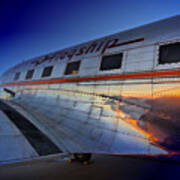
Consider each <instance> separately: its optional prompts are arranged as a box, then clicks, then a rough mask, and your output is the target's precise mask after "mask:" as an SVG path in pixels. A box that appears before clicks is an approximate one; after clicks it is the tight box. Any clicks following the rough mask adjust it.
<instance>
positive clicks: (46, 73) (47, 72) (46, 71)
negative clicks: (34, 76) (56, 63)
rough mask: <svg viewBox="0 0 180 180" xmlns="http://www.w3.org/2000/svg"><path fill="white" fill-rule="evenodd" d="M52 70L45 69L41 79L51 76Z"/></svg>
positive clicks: (51, 67)
mask: <svg viewBox="0 0 180 180" xmlns="http://www.w3.org/2000/svg"><path fill="white" fill-rule="evenodd" d="M52 70H53V66H48V67H45V68H44V70H43V73H42V76H41V77H48V76H51V73H52Z"/></svg>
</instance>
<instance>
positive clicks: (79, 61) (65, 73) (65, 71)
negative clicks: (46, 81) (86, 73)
mask: <svg viewBox="0 0 180 180" xmlns="http://www.w3.org/2000/svg"><path fill="white" fill-rule="evenodd" d="M73 63H79V65H78V70H72V72H73V71H77V73H68V74H67V68H68V66H69V65H70V64H73ZM80 66H81V60H78V61H72V62H68V63H67V64H66V67H65V70H64V73H63V75H64V76H70V75H77V74H79V71H80Z"/></svg>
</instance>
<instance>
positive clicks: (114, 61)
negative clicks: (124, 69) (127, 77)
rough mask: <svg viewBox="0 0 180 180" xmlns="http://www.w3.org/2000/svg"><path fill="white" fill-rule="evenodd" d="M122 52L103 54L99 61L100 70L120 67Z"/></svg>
mask: <svg viewBox="0 0 180 180" xmlns="http://www.w3.org/2000/svg"><path fill="white" fill-rule="evenodd" d="M122 57H123V53H120V54H114V55H109V56H103V57H102V61H101V66H100V70H101V71H106V70H112V69H119V68H121V64H122Z"/></svg>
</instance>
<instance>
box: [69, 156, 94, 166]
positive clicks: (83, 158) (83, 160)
mask: <svg viewBox="0 0 180 180" xmlns="http://www.w3.org/2000/svg"><path fill="white" fill-rule="evenodd" d="M73 156H74V158H72V159H69V160H68V162H69V163H71V162H73V161H78V162H81V163H82V164H84V165H88V164H90V163H91V153H84V154H78V153H76V154H73Z"/></svg>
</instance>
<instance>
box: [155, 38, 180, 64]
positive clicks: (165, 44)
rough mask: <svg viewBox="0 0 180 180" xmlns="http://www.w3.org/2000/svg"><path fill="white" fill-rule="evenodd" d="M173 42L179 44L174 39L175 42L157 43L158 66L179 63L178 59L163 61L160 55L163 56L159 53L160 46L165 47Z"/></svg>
mask: <svg viewBox="0 0 180 180" xmlns="http://www.w3.org/2000/svg"><path fill="white" fill-rule="evenodd" d="M175 44H179V45H180V42H179V41H176V42H169V43H163V44H159V46H158V57H157V65H159V66H163V65H164V66H165V65H171V64H174V63H175V64H178V63H180V59H179V61H176V60H175V61H163V58H162V57H161V56H163V55H162V54H161V53H162V52H161V48H163V47H167V46H171V45H172V46H173V45H175Z"/></svg>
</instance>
